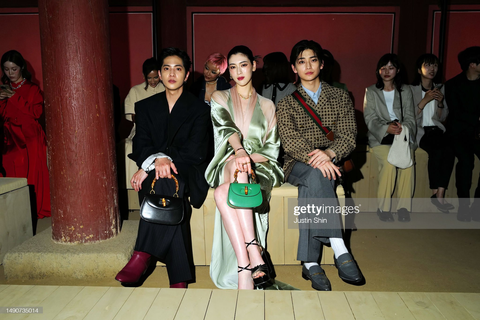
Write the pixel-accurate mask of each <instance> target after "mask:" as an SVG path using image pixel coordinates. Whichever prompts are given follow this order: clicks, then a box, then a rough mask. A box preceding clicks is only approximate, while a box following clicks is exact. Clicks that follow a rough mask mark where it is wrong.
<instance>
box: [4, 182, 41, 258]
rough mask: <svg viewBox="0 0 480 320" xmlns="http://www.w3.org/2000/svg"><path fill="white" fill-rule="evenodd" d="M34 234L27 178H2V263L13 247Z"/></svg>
mask: <svg viewBox="0 0 480 320" xmlns="http://www.w3.org/2000/svg"><path fill="white" fill-rule="evenodd" d="M32 236H33V230H32V214H31V210H30V196H29V190H28V185H27V179H25V178H0V263H1V262H2V261H3V257H4V256H5V254H6V253H7V252H8V251H9V250H10V249H12V248H13V247H15V246H17V245H19V244H21V243H22V242H24V241H25V240H27V239H29V238H31V237H32Z"/></svg>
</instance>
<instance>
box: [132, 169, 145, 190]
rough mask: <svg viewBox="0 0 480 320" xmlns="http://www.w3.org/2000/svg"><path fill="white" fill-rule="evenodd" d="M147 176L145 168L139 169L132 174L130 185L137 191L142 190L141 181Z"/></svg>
mask: <svg viewBox="0 0 480 320" xmlns="http://www.w3.org/2000/svg"><path fill="white" fill-rule="evenodd" d="M147 177H148V173H146V172H145V170H143V169H140V170H138V171H137V172H135V173H134V174H133V177H132V179H130V185H131V186H132V188H133V189H135V191H137V192H138V191H140V190H142V183H143V181H144V180H145V179H146V178H147Z"/></svg>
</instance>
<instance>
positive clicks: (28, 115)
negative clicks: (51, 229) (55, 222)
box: [0, 50, 51, 219]
mask: <svg viewBox="0 0 480 320" xmlns="http://www.w3.org/2000/svg"><path fill="white" fill-rule="evenodd" d="M1 66H2V72H3V74H2V78H1V82H2V87H1V90H0V125H3V133H4V139H3V148H2V166H3V170H2V172H3V173H2V175H4V176H6V177H16V178H27V182H28V184H29V185H30V186H33V188H30V192H32V189H33V190H34V191H35V199H36V212H37V217H38V219H42V218H44V217H50V216H51V209H50V182H49V177H48V168H47V146H46V139H45V132H44V131H43V129H42V126H41V125H40V123H39V122H38V119H39V118H40V116H41V114H42V112H43V96H42V92H41V91H40V88H39V87H38V86H37V85H36V84H33V83H32V82H30V79H31V74H30V72H28V70H27V65H26V62H25V59H23V57H22V55H21V54H20V53H19V52H18V51H15V50H11V51H8V52H6V53H5V54H4V55H3V56H2V60H1ZM33 205H35V204H32V206H33Z"/></svg>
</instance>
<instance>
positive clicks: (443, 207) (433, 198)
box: [430, 194, 455, 213]
mask: <svg viewBox="0 0 480 320" xmlns="http://www.w3.org/2000/svg"><path fill="white" fill-rule="evenodd" d="M430 201H431V202H432V204H433V205H434V206H435V207H437V209H438V210H439V211H440V212H443V213H448V210H450V209H453V208H455V207H454V206H453V205H452V204H450V203H448V204H447V203H445V204H441V203H440V201H438V198H437V195H436V194H434V195H432V196H431V197H430ZM452 207H453V208H452Z"/></svg>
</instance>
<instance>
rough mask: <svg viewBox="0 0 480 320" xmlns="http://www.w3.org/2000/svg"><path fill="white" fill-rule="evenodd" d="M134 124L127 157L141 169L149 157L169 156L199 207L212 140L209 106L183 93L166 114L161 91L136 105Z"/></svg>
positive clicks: (205, 191)
mask: <svg viewBox="0 0 480 320" xmlns="http://www.w3.org/2000/svg"><path fill="white" fill-rule="evenodd" d="M135 121H136V127H137V131H136V133H135V137H134V138H133V152H132V153H131V154H129V155H128V157H129V158H130V159H132V160H134V161H135V162H136V163H137V165H138V166H139V167H141V166H142V163H143V162H144V161H145V160H146V159H147V158H148V157H149V156H151V155H152V154H155V153H158V152H162V153H164V154H166V155H168V156H169V157H170V158H172V160H173V162H174V164H175V166H176V167H177V169H178V173H179V174H180V176H181V177H182V179H183V181H185V184H186V190H187V192H188V195H189V196H190V202H191V204H192V205H193V206H194V207H195V208H200V207H201V206H202V204H203V202H204V201H205V198H206V196H207V192H208V184H207V182H206V181H205V177H204V174H205V169H206V168H207V165H208V162H209V161H210V159H208V158H207V153H208V145H209V141H210V140H211V139H212V138H213V132H211V119H210V108H209V107H208V105H206V104H205V103H204V102H201V101H200V100H198V98H196V97H195V96H194V95H192V94H191V93H189V92H186V91H185V90H184V91H183V93H182V95H181V96H180V98H179V99H178V100H177V102H176V103H175V106H174V107H173V109H172V112H171V113H169V108H168V102H167V97H166V93H165V92H162V93H159V94H156V95H154V96H151V97H149V98H147V99H144V100H141V101H139V102H137V103H136V104H135Z"/></svg>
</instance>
